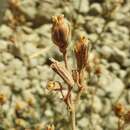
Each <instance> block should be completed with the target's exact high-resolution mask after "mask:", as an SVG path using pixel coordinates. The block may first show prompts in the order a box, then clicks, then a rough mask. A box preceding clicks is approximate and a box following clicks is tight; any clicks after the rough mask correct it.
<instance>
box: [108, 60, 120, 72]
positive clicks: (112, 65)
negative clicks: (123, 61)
mask: <svg viewBox="0 0 130 130" xmlns="http://www.w3.org/2000/svg"><path fill="white" fill-rule="evenodd" d="M108 68H109V69H110V70H111V71H113V72H114V71H116V72H117V71H120V65H119V64H117V63H116V62H112V63H110V64H109V65H108Z"/></svg>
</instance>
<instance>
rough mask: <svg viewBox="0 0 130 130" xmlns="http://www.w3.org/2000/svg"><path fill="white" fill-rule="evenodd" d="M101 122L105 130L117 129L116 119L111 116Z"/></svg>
mask: <svg viewBox="0 0 130 130" xmlns="http://www.w3.org/2000/svg"><path fill="white" fill-rule="evenodd" d="M103 122H104V123H103V124H104V125H105V127H106V128H107V130H116V129H117V122H118V118H117V117H115V116H113V115H109V116H108V117H106V119H104V120H103ZM108 124H109V125H108Z"/></svg>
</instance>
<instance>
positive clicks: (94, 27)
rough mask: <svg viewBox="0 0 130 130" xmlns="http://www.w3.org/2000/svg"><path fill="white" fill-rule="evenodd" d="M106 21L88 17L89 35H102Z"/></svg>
mask: <svg viewBox="0 0 130 130" xmlns="http://www.w3.org/2000/svg"><path fill="white" fill-rule="evenodd" d="M104 24H105V20H104V19H103V18H101V17H94V16H87V17H86V24H85V28H86V30H87V32H89V33H101V32H102V29H103V27H104Z"/></svg>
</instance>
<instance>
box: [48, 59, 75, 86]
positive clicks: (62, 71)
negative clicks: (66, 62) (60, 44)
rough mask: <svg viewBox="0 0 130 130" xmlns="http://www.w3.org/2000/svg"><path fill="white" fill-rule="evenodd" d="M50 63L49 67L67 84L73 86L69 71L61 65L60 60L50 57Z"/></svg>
mask: <svg viewBox="0 0 130 130" xmlns="http://www.w3.org/2000/svg"><path fill="white" fill-rule="evenodd" d="M50 60H51V62H52V64H51V68H52V69H53V70H54V71H55V72H56V73H57V74H58V75H59V76H60V77H61V78H62V79H63V80H64V81H65V82H66V83H67V84H68V85H69V86H71V87H72V86H73V85H74V80H73V78H72V76H71V74H70V73H69V71H68V70H67V69H66V68H65V67H64V66H63V65H61V63H60V62H58V61H56V60H55V59H52V58H51V59H50Z"/></svg>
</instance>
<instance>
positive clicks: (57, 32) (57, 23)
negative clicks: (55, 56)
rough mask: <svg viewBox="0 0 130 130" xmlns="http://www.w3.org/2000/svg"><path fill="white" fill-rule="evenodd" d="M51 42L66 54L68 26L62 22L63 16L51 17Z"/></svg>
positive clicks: (68, 34)
mask: <svg viewBox="0 0 130 130" xmlns="http://www.w3.org/2000/svg"><path fill="white" fill-rule="evenodd" d="M52 22H53V26H52V40H53V42H54V44H55V45H57V46H58V47H59V49H60V51H61V52H62V53H65V52H66V49H67V46H68V41H69V38H70V26H69V24H68V23H67V22H65V20H64V15H60V16H53V17H52Z"/></svg>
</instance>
